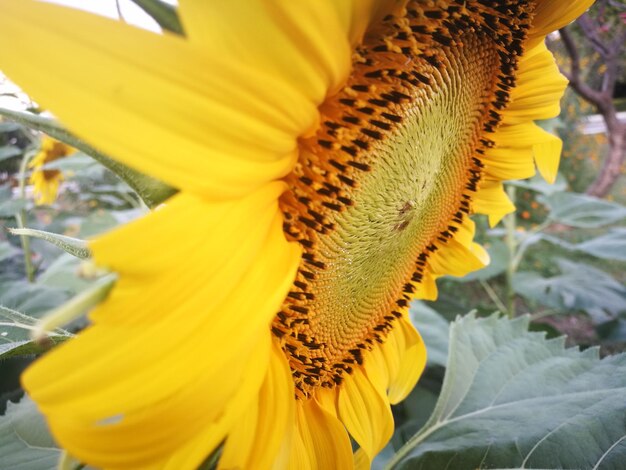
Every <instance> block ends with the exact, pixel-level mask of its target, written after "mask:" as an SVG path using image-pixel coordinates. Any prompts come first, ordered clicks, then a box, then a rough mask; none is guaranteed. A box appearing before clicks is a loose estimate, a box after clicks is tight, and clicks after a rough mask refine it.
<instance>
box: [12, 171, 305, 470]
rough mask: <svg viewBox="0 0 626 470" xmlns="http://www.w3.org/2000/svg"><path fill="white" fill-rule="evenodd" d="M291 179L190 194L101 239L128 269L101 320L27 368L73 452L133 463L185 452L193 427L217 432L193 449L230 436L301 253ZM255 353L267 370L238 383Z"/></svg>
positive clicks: (98, 255)
mask: <svg viewBox="0 0 626 470" xmlns="http://www.w3.org/2000/svg"><path fill="white" fill-rule="evenodd" d="M283 189H284V188H283V185H282V184H279V183H273V184H270V185H268V186H266V187H264V188H262V189H261V190H259V191H257V192H256V193H254V194H252V195H251V196H249V197H248V198H245V199H243V200H240V201H230V202H222V203H207V202H205V201H203V200H201V199H199V198H197V197H195V196H191V195H187V194H184V193H183V194H180V195H178V196H176V197H175V198H173V199H172V200H171V202H169V203H168V204H167V205H166V206H165V207H163V208H162V209H160V210H158V211H156V212H155V213H153V214H151V215H150V216H148V217H146V218H143V219H141V220H139V221H136V222H134V223H131V224H129V225H128V226H125V227H123V228H122V229H119V230H117V231H115V232H113V233H111V234H110V235H107V236H105V237H104V238H102V239H100V240H99V241H97V242H94V243H92V246H91V248H92V250H93V252H94V254H95V259H96V262H97V263H98V264H100V265H104V266H108V267H109V268H111V269H113V270H115V271H117V272H119V274H120V279H119V281H118V283H117V285H116V287H115V288H114V290H113V292H112V293H111V295H110V297H109V298H108V299H107V301H105V302H104V303H103V304H101V305H100V306H99V307H98V308H97V309H96V311H95V312H94V313H93V315H92V319H93V321H94V324H95V326H92V327H90V328H89V329H87V330H86V331H85V332H84V333H81V334H80V335H79V336H78V338H76V339H75V340H72V341H71V342H69V343H67V344H66V345H63V346H62V347H60V348H58V349H56V350H55V351H54V352H52V353H51V354H49V355H47V356H45V357H44V358H42V360H40V361H39V362H37V363H36V364H35V365H34V366H33V367H32V368H30V369H29V370H28V371H27V372H26V373H25V375H24V376H23V382H24V385H25V387H26V389H27V390H28V391H29V392H30V393H31V395H32V396H33V398H34V399H35V400H36V401H37V402H38V403H39V405H40V407H41V409H42V411H43V412H44V414H46V415H48V417H49V418H50V421H51V423H54V425H53V430H54V431H55V433H56V434H55V435H56V437H57V438H58V439H59V441H60V442H61V443H62V444H63V445H64V446H65V447H66V448H67V449H68V450H69V452H70V453H71V454H72V455H75V456H77V457H79V458H81V459H83V460H85V461H87V462H88V463H92V464H94V465H97V466H103V467H107V466H109V465H110V466H115V465H117V466H120V465H122V464H123V465H126V466H127V467H131V468H132V467H135V466H137V463H138V462H150V461H151V460H154V461H160V460H161V459H166V458H167V457H169V456H171V458H172V459H181V458H182V455H183V454H178V453H177V452H179V450H180V448H181V447H182V446H183V444H186V445H191V444H188V443H189V442H192V441H193V439H192V438H193V437H194V436H196V435H200V434H203V435H205V434H206V433H212V434H211V436H212V437H211V439H209V438H208V437H207V436H206V435H205V440H204V441H203V442H204V444H201V445H200V447H197V448H195V447H194V449H193V452H190V451H189V449H188V450H187V454H189V456H188V457H185V459H191V456H192V455H193V456H195V457H196V458H202V456H203V455H204V456H206V455H208V453H210V451H211V450H212V447H211V446H212V445H214V443H215V442H220V441H221V440H223V438H224V437H225V434H224V433H225V432H227V431H228V426H229V425H232V423H230V424H229V423H226V422H225V421H224V419H226V418H224V417H223V415H225V411H224V410H226V409H228V410H230V411H229V412H230V414H229V415H228V416H231V415H233V414H234V416H235V417H236V416H239V415H241V413H242V412H243V411H244V409H245V407H247V406H249V403H250V402H251V400H252V399H253V398H254V397H255V396H257V394H258V389H259V387H260V385H261V382H262V380H263V377H264V375H265V370H266V369H267V363H268V353H269V336H270V332H269V323H270V321H271V318H272V317H273V315H274V314H275V312H276V311H277V309H278V308H279V307H280V304H281V303H282V301H283V299H284V296H285V295H286V292H287V290H288V289H289V287H290V285H291V283H292V280H293V277H294V275H295V270H296V268H297V266H298V262H299V253H300V251H299V249H298V248H297V247H296V246H293V245H291V244H288V243H287V242H286V241H285V239H284V235H283V232H282V218H281V215H280V212H279V210H278V204H277V198H278V196H279V195H280V193H281V191H282V190H283ZM265 343H267V344H265ZM111 345H115V347H111ZM259 348H261V349H259ZM181 364H184V366H181ZM250 364H252V365H253V367H254V368H255V374H256V370H259V374H260V375H259V377H258V378H257V379H255V380H256V381H252V382H250V384H249V385H248V386H246V387H245V388H242V387H243V384H245V383H246V381H247V380H248V379H247V378H246V377H247V375H250V372H249V370H250V367H251V365H250ZM59 371H63V373H59ZM252 375H254V374H252ZM238 390H243V391H245V394H244V395H243V396H242V397H241V398H240V399H239V402H240V404H239V405H238V404H237V403H233V402H232V399H233V395H234V394H235V392H236V391H238ZM243 391H242V392H237V393H240V394H241V393H243ZM238 406H239V408H238ZM233 407H234V408H233ZM229 419H232V418H229ZM163 422H167V423H168V426H162V425H161V424H160V423H163ZM218 424H219V426H218ZM214 427H217V428H218V430H217V431H215V430H213V428H214ZM218 431H219V432H218ZM220 433H221V434H220ZM130 436H132V438H130ZM193 442H195V441H193ZM185 455H186V454H185ZM192 460H193V459H192ZM184 461H185V462H186V461H187V460H184ZM198 464H199V462H198V461H195V462H191V463H190V464H189V465H191V467H194V465H195V466H197V465H198ZM179 468H183V467H179Z"/></svg>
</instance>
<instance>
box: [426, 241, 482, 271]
mask: <svg viewBox="0 0 626 470" xmlns="http://www.w3.org/2000/svg"><path fill="white" fill-rule="evenodd" d="M488 264H489V254H488V253H487V252H486V251H485V249H484V248H483V247H482V246H480V245H479V244H478V243H471V244H469V246H467V245H464V244H462V243H459V242H458V241H457V240H455V239H452V240H450V241H448V243H447V244H446V246H445V249H442V250H440V251H437V252H436V253H434V254H433V256H431V258H430V267H431V269H432V272H433V273H434V274H436V275H437V274H438V275H442V276H443V275H450V276H465V275H466V274H467V273H470V272H472V271H476V270H477V269H481V268H483V267H485V266H486V265H488Z"/></svg>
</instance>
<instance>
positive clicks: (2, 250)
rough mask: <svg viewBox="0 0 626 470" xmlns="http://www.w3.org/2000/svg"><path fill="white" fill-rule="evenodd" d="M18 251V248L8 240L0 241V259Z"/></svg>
mask: <svg viewBox="0 0 626 470" xmlns="http://www.w3.org/2000/svg"><path fill="white" fill-rule="evenodd" d="M18 253H19V250H18V249H17V248H15V247H14V246H13V245H11V244H10V243H9V242H0V261H3V260H5V259H7V258H11V257H12V256H15V255H16V254H18Z"/></svg>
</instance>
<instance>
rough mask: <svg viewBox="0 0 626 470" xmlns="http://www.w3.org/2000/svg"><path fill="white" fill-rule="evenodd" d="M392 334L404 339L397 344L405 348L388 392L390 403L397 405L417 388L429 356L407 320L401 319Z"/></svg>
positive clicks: (420, 338) (401, 352)
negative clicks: (416, 385)
mask: <svg viewBox="0 0 626 470" xmlns="http://www.w3.org/2000/svg"><path fill="white" fill-rule="evenodd" d="M392 334H393V335H395V336H396V337H401V338H402V340H398V341H397V344H398V345H400V344H402V346H403V347H402V350H401V351H399V354H398V357H399V367H398V369H397V371H396V373H395V374H394V375H393V376H392V377H391V380H390V383H389V391H388V392H387V393H388V396H389V402H390V403H391V404H392V405H395V404H396V403H399V402H401V401H402V400H404V399H405V398H406V396H407V395H408V394H409V393H410V392H411V390H413V388H414V387H415V384H416V383H417V381H418V380H419V378H420V377H421V375H422V373H423V372H424V368H425V367H426V359H427V354H426V345H425V344H424V341H423V340H422V337H421V336H420V334H419V333H418V332H417V330H416V329H415V328H414V327H413V325H412V324H411V323H410V322H409V321H408V320H407V319H405V318H399V319H398V325H397V326H396V328H395V329H394V331H393V333H392ZM387 354H389V355H391V354H393V352H391V351H389V352H388V353H387Z"/></svg>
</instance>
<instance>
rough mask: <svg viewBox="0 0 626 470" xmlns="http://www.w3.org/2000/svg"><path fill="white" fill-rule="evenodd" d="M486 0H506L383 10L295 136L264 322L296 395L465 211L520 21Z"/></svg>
mask: <svg viewBox="0 0 626 470" xmlns="http://www.w3.org/2000/svg"><path fill="white" fill-rule="evenodd" d="M462 3H465V2H462ZM500 3H502V4H505V3H506V4H507V5H509V4H513V3H514V4H515V5H517V3H518V2H510V1H505V0H502V2H497V1H495V2H493V4H494V5H495V7H485V6H483V5H478V6H476V7H472V6H471V5H470V6H469V7H467V8H466V7H465V6H459V5H458V3H456V2H450V6H448V8H447V9H437V10H434V9H433V10H428V9H427V8H425V7H423V6H421V5H420V3H419V2H410V3H409V6H408V8H407V11H406V12H404V14H403V15H402V16H401V17H394V16H388V17H386V18H385V19H384V21H383V22H382V24H381V25H379V26H378V27H377V28H376V30H374V31H370V34H369V35H368V36H367V37H366V39H365V41H364V44H363V45H362V46H361V47H360V48H359V49H358V50H357V52H356V53H355V57H354V60H353V71H352V74H351V76H350V78H349V79H348V82H347V84H346V86H345V87H344V89H343V90H341V91H340V92H339V93H338V94H337V95H335V96H332V97H330V98H328V99H327V101H326V102H325V103H324V105H323V106H322V107H321V108H320V111H321V114H322V122H323V124H322V125H321V126H320V129H319V130H318V132H317V134H316V135H315V136H314V137H312V138H308V139H306V140H303V141H301V142H300V159H299V162H298V164H297V165H296V168H295V169H294V171H293V172H292V174H291V175H290V176H289V177H288V178H287V182H288V184H289V185H290V188H291V191H290V192H288V193H286V194H285V195H284V197H283V198H282V199H281V209H282V210H283V213H284V215H285V225H284V229H285V233H286V235H287V237H288V238H290V239H292V240H296V241H298V242H299V243H301V244H302V246H303V248H304V254H303V260H302V263H301V266H300V269H299V271H298V275H297V278H296V281H295V282H294V285H293V289H292V290H291V292H290V293H289V295H288V297H287V299H286V300H285V302H284V304H283V306H282V309H281V311H280V312H279V313H278V314H277V316H276V318H275V321H274V322H273V325H272V331H273V333H274V335H275V336H276V337H277V338H279V339H280V341H281V344H282V346H283V349H284V351H285V353H286V356H287V357H288V359H289V363H290V366H291V369H292V373H293V377H294V382H295V384H296V393H297V395H298V396H299V397H301V398H305V397H308V396H310V395H311V393H313V392H314V390H315V388H317V387H320V386H323V387H333V386H335V385H336V384H339V383H341V381H342V378H343V375H344V374H346V373H350V372H351V371H352V369H353V367H355V366H356V365H357V364H361V363H362V362H363V360H364V358H363V352H364V351H366V350H369V349H371V348H372V347H374V346H375V345H376V343H382V342H384V339H385V337H386V335H387V333H388V332H389V331H390V329H391V328H393V324H394V321H395V319H396V318H397V317H399V316H401V315H402V313H401V312H402V310H403V309H406V308H407V306H408V301H409V299H410V295H411V294H412V293H413V292H415V290H416V289H417V288H418V287H419V283H420V281H421V280H422V276H423V274H424V269H425V266H426V265H427V262H428V257H429V255H430V253H432V252H434V251H435V250H436V249H437V248H438V247H439V246H441V245H443V244H445V242H446V240H447V239H448V238H450V237H451V236H452V234H453V233H454V232H455V231H456V230H457V226H458V224H460V223H461V222H462V217H464V213H467V212H468V211H469V201H470V200H471V193H472V191H474V190H475V189H476V184H477V182H478V180H479V178H480V168H481V166H482V165H481V163H480V160H479V159H478V158H477V156H479V155H480V153H481V152H482V151H483V149H484V148H485V147H486V146H489V145H490V144H491V142H490V141H489V139H488V138H487V137H485V134H486V133H488V132H491V131H493V129H494V128H495V126H497V124H498V122H499V119H500V116H499V113H498V111H499V110H500V109H502V108H503V107H504V106H505V105H506V102H507V101H508V91H509V89H510V88H511V86H512V84H513V80H514V79H513V73H514V71H515V66H516V56H517V54H519V53H520V52H521V46H520V44H521V41H522V40H523V37H524V31H525V25H524V21H526V22H527V21H528V14H527V13H526V12H525V11H524V9H523V8H521V7H519V8H518V11H516V13H517V15H516V16H514V17H513V18H515V20H511V17H509V15H508V14H506V15H505V14H503V12H500V13H499V12H498V11H497V7H498V5H499V4H500ZM500 6H501V5H500ZM518 6H519V5H518ZM509 7H510V5H509ZM494 8H496V9H495V10H494ZM506 13H510V11H508V10H507V12H506ZM485 22H487V23H488V24H487V26H485V24H484V23H485ZM501 22H504V23H501ZM512 22H515V24H512ZM494 25H495V26H506V28H503V29H505V30H506V31H505V32H502V31H500V30H498V29H497V28H494V27H493V26H494Z"/></svg>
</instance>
